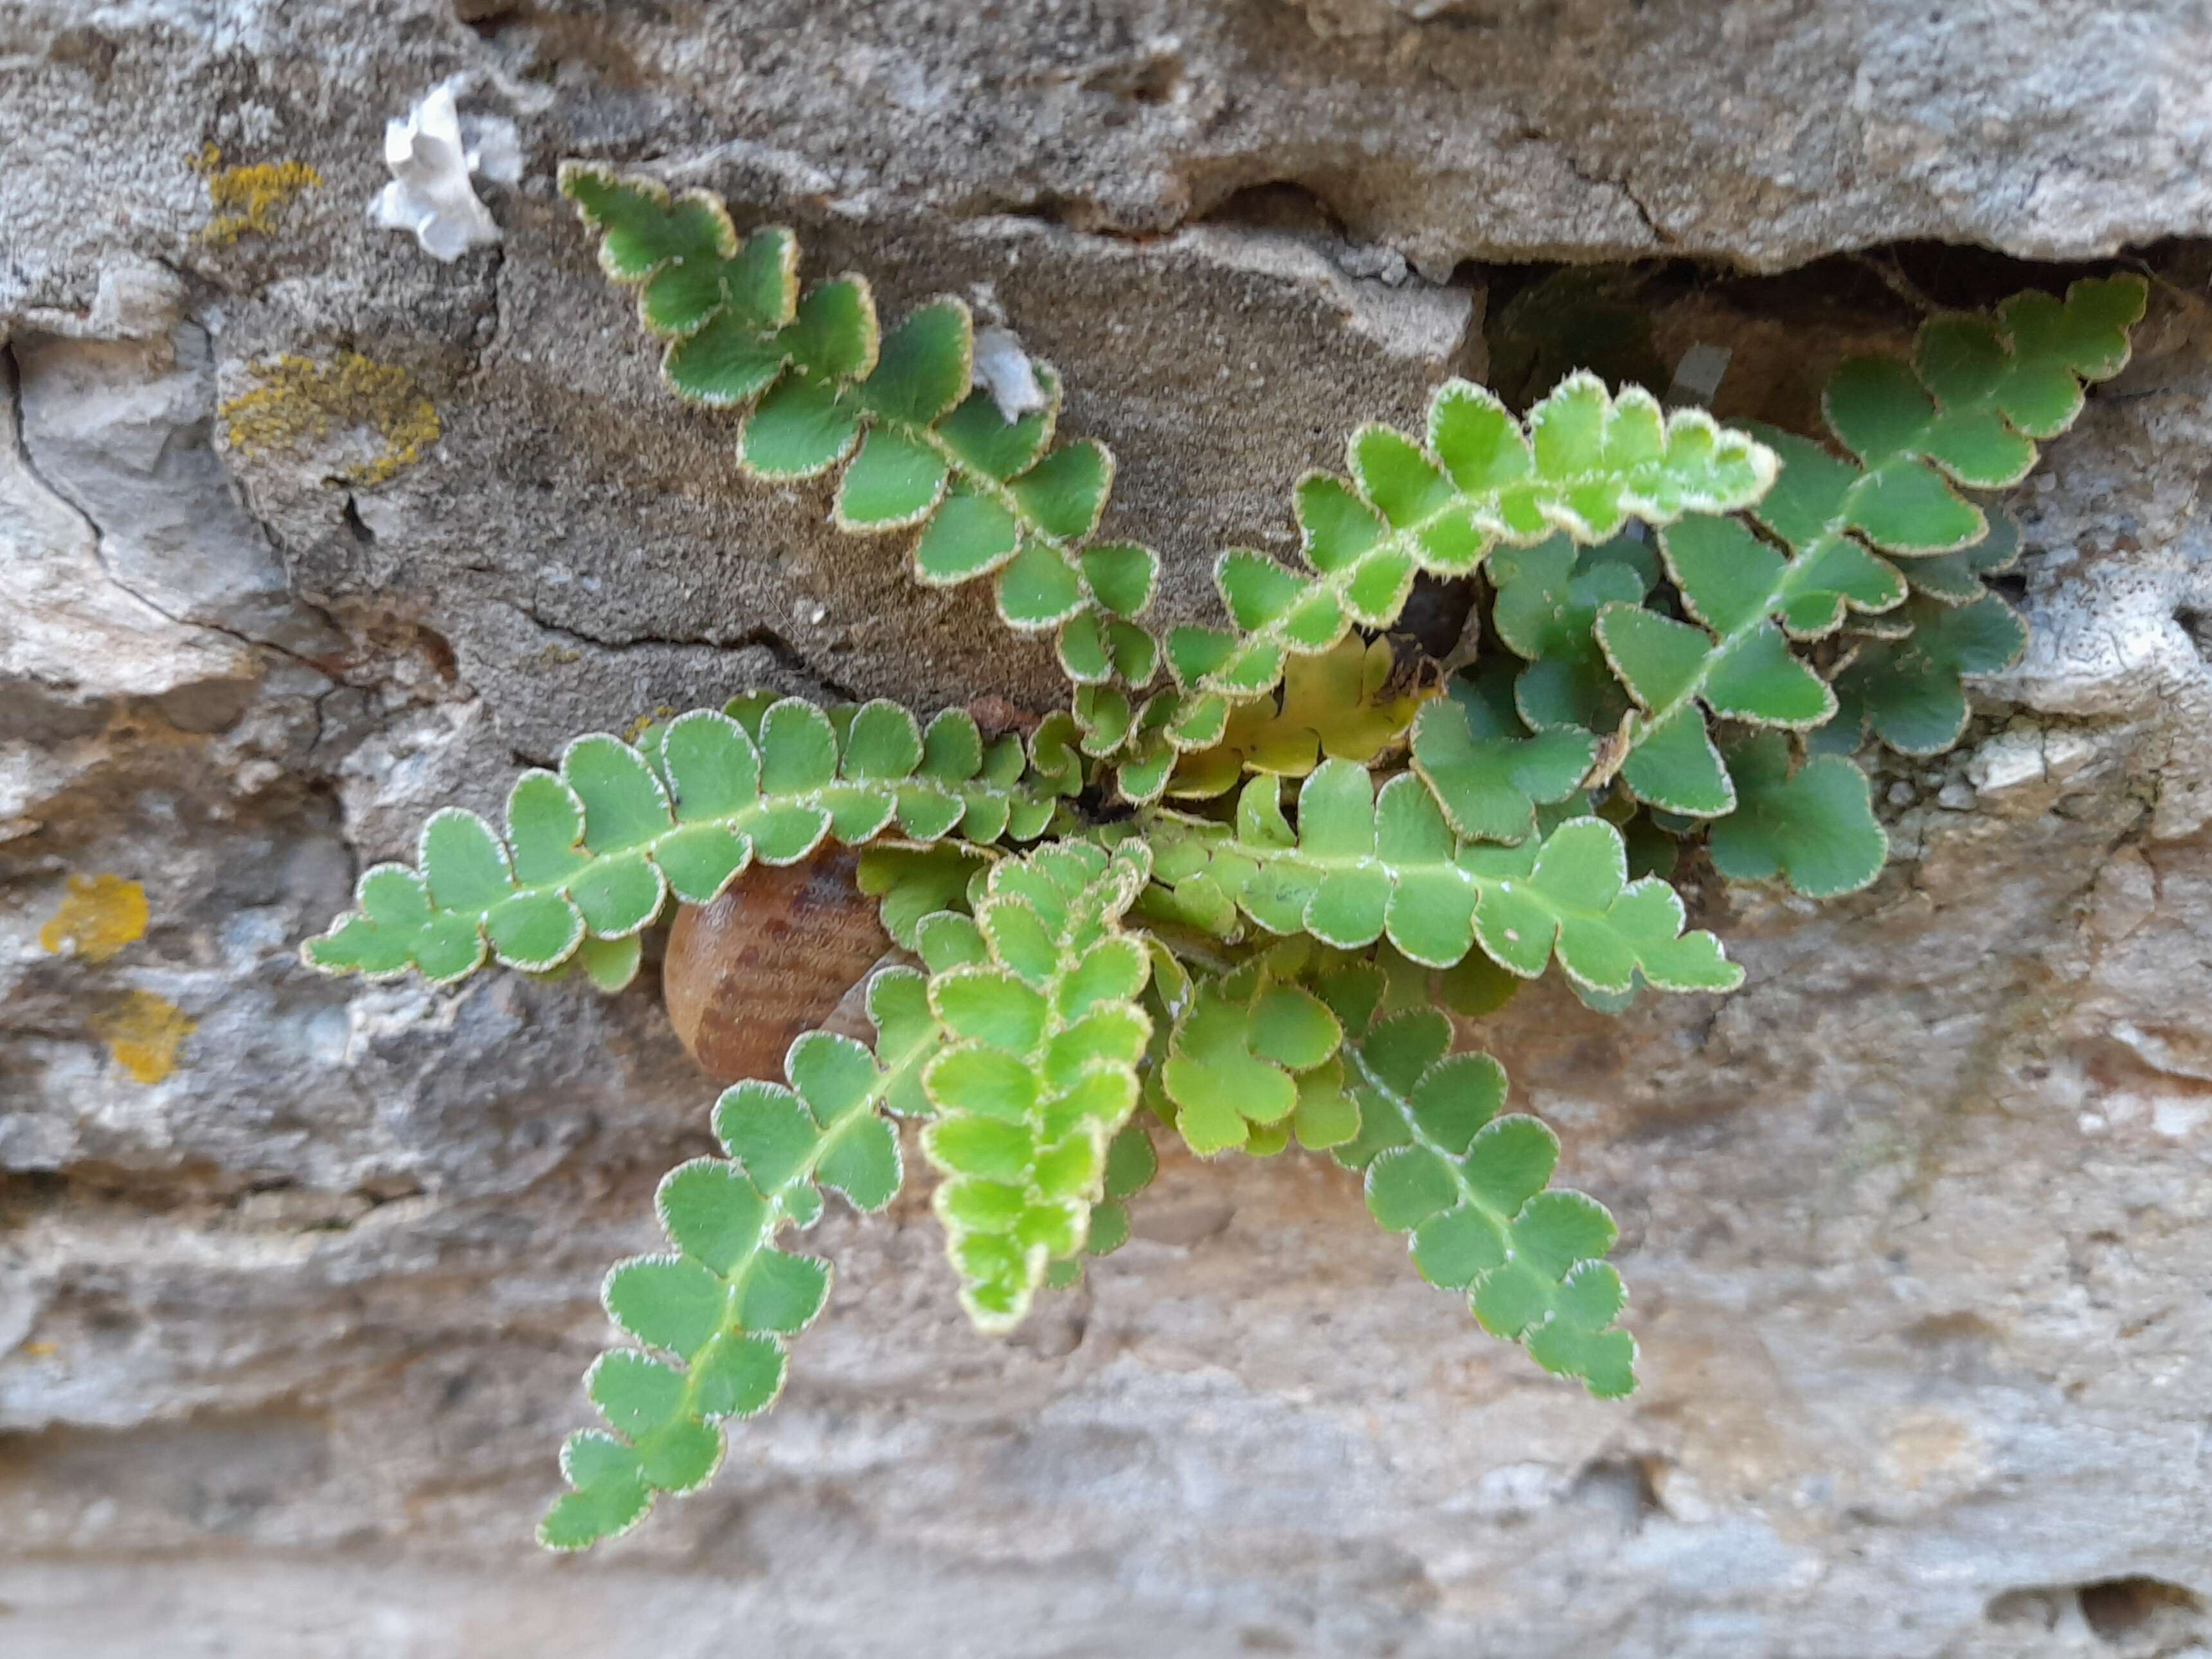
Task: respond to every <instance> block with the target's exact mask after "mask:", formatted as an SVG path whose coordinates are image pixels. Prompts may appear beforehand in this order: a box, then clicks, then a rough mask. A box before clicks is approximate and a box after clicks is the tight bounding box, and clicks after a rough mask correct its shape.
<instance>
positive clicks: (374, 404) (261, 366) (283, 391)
mask: <svg viewBox="0 0 2212 1659" xmlns="http://www.w3.org/2000/svg"><path fill="white" fill-rule="evenodd" d="M250 372H251V373H252V376H253V381H254V384H253V387H252V390H251V391H247V392H240V394H239V395H238V396H237V397H235V398H231V399H229V400H228V402H226V403H225V404H223V405H222V408H221V409H220V410H218V411H217V413H219V414H220V415H221V416H222V419H223V423H224V426H225V428H226V436H227V439H228V442H229V444H230V447H232V448H233V449H235V450H237V451H238V452H239V453H240V454H243V455H246V456H254V455H265V454H296V453H299V452H300V451H301V450H302V449H304V448H306V447H308V446H309V445H320V444H325V443H328V442H329V441H330V440H331V435H332V434H333V433H335V432H338V431H341V430H345V431H352V432H357V433H363V434H366V435H368V436H370V437H372V438H373V439H374V441H375V442H376V444H377V451H376V453H374V455H372V456H370V457H369V459H367V460H365V461H358V462H356V463H354V464H353V465H349V466H347V467H344V468H343V469H342V470H341V471H340V472H339V474H338V476H339V477H342V478H343V479H344V480H345V481H346V482H347V483H350V484H356V485H359V486H361V487H362V488H364V489H366V488H368V487H370V486H373V485H375V484H380V483H384V482H386V480H387V479H389V478H391V477H392V476H393V475H394V474H396V473H397V472H398V471H399V470H400V468H402V467H404V466H412V465H414V464H415V463H416V461H419V460H420V459H422V452H423V450H425V449H427V448H428V447H429V446H430V445H432V444H434V443H435V442H437V441H438V437H439V434H440V431H441V427H440V425H439V422H438V410H437V405H436V404H433V403H432V402H431V401H430V399H429V398H428V396H427V395H425V394H424V392H423V391H422V387H421V386H418V385H416V380H415V377H414V376H413V375H412V374H409V373H408V372H407V371H406V370H405V369H404V368H400V367H399V366H398V364H396V363H380V362H375V361H374V359H372V358H368V357H364V356H362V355H361V354H360V353H359V352H357V351H348V352H343V353H341V354H340V355H339V356H337V357H336V358H334V359H332V360H331V362H327V363H318V362H311V361H310V360H308V359H307V358H305V357H295V356H291V355H290V354H289V353H287V354H286V355H285V356H282V357H279V358H277V359H276V361H275V362H268V363H256V364H254V365H253V367H252V370H251V371H250Z"/></svg>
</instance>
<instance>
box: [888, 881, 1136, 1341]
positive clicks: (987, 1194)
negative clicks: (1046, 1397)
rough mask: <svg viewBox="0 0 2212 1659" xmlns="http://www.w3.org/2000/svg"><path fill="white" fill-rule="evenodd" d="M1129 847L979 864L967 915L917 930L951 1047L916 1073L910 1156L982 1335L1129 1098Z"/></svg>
mask: <svg viewBox="0 0 2212 1659" xmlns="http://www.w3.org/2000/svg"><path fill="white" fill-rule="evenodd" d="M1149 869H1150V860H1149V859H1148V858H1147V856H1146V852H1145V849H1144V848H1143V847H1142V846H1141V845H1135V846H1132V847H1129V848H1124V849H1121V850H1118V851H1116V852H1114V853H1112V854H1109V853H1107V852H1105V851H1104V850H1103V849H1102V848H1097V847H1094V846H1091V845H1088V844H1086V843H1083V842H1065V843H1062V844H1060V845H1059V846H1055V847H1048V848H1041V849H1039V850H1038V851H1037V852H1036V853H1032V854H1029V855H1027V856H1026V857H1023V858H1018V859H1008V860H1005V861H1003V862H1001V863H1000V864H998V865H995V866H993V868H992V870H991V872H990V875H989V876H988V877H987V878H986V880H985V882H984V884H983V890H982V894H981V897H980V898H978V900H977V901H976V903H975V915H974V916H973V917H972V918H970V917H967V916H963V915H957V914H954V913H951V912H944V913H939V915H933V916H931V917H929V918H927V920H926V921H924V922H923V923H922V924H921V927H920V929H919V930H918V934H917V939H918V943H919V944H920V945H921V952H922V957H923V959H924V960H925V961H926V962H927V963H928V964H929V966H930V969H931V975H932V977H931V980H930V985H929V999H930V1006H931V1008H932V1009H933V1012H935V1014H936V1017H937V1018H938V1019H939V1021H940V1022H941V1023H942V1024H943V1025H944V1028H945V1030H946V1031H947V1032H948V1033H949V1034H950V1037H951V1041H950V1042H949V1043H948V1046H947V1047H946V1048H945V1051H944V1052H943V1053H941V1054H939V1055H938V1056H937V1057H936V1058H935V1059H934V1060H932V1061H931V1062H930V1063H929V1066H928V1068H927V1070H926V1071H925V1072H924V1073H923V1075H922V1084H923V1087H924V1088H925V1089H926V1090H927V1093H928V1097H929V1101H930V1104H931V1106H932V1108H933V1117H932V1120H931V1121H930V1123H929V1126H928V1127H927V1129H925V1130H924V1131H923V1132H922V1150H923V1152H925V1153H926V1154H927V1156H928V1158H929V1161H930V1162H931V1163H932V1164H934V1165H936V1167H937V1168H938V1169H939V1170H941V1171H942V1172H943V1173H944V1175H945V1180H944V1181H943V1182H940V1183H939V1186H938V1188H937V1193H936V1195H935V1199H934V1200H933V1201H934V1206H935V1208H936V1211H937V1214H938V1218H939V1220H941V1221H942V1222H943V1223H944V1225H945V1249H946V1253H947V1255H949V1256H950V1257H951V1261H952V1266H953V1268H954V1270H955V1271H956V1272H957V1273H958V1274H959V1276H960V1281H961V1283H960V1299H961V1302H962V1304H963V1306H965V1307H966V1309H967V1310H968V1313H969V1317H970V1318H972V1319H973V1320H974V1321H975V1323H976V1325H977V1326H978V1327H979V1328H981V1329H983V1330H987V1331H1002V1330H1006V1329H1008V1328H1011V1327H1012V1326H1013V1325H1014V1324H1015V1323H1017V1322H1018V1321H1019V1320H1020V1319H1021V1317H1022V1316H1023V1315H1024V1314H1025V1313H1026V1312H1028V1310H1029V1305H1030V1299H1031V1297H1033V1296H1034V1295H1035V1294H1036V1291H1037V1289H1038V1287H1039V1286H1040V1285H1042V1284H1043V1283H1044V1282H1045V1276H1046V1273H1047V1270H1048V1267H1049V1266H1050V1264H1051V1263H1052V1262H1053V1261H1055V1260H1060V1259H1065V1258H1067V1257H1071V1256H1073V1255H1075V1254H1076V1253H1077V1252H1079V1250H1081V1249H1084V1247H1085V1243H1087V1241H1088V1239H1089V1236H1090V1231H1091V1225H1092V1220H1093V1212H1094V1210H1095V1209H1096V1207H1097V1205H1098V1204H1099V1202H1100V1200H1102V1199H1103V1198H1104V1197H1105V1195H1106V1177H1107V1163H1108V1158H1107V1149H1108V1147H1109V1145H1111V1144H1112V1143H1113V1141H1114V1139H1115V1136H1116V1135H1117V1134H1119V1133H1121V1128H1122V1126H1123V1125H1124V1124H1126V1123H1127V1121H1128V1120H1129V1114H1130V1113H1131V1111H1132V1110H1133V1109H1135V1106H1136V1103H1137V1062H1138V1060H1139V1059H1140V1058H1141V1057H1142V1056H1143V1054H1144V1052H1145V1046H1146V1040H1147V1039H1148V1038H1149V1037H1150V1036H1151V1035H1152V1022H1151V1020H1150V1019H1149V1018H1147V1017H1146V1014H1145V1012H1144V1011H1143V1010H1142V1009H1141V1008H1140V1007H1139V1006H1138V1002H1137V999H1138V997H1139V994H1141V993H1142V992H1143V990H1144V988H1145V983H1146V980H1147V979H1148V978H1149V977H1150V976H1151V970H1152V964H1151V958H1150V956H1149V955H1148V953H1147V951H1146V947H1145V945H1144V943H1143V941H1142V940H1140V939H1138V938H1137V937H1135V936H1134V935H1133V934H1131V933H1127V932H1125V931H1124V930H1123V929H1122V928H1121V915H1122V914H1123V912H1125V911H1126V910H1127V908H1128V907H1129V904H1130V902H1131V901H1132V900H1133V898H1135V896H1136V895H1137V891H1138V890H1139V888H1140V887H1142V886H1143V884H1144V883H1145V880H1146V876H1147V874H1148V872H1149Z"/></svg>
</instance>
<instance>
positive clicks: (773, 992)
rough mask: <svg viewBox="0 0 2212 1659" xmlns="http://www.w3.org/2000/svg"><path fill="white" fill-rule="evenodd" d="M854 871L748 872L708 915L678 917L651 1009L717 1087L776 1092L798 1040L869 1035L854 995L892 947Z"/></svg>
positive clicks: (850, 854)
mask: <svg viewBox="0 0 2212 1659" xmlns="http://www.w3.org/2000/svg"><path fill="white" fill-rule="evenodd" d="M859 867H860V855H859V854H857V853H855V852H854V851H852V850H851V849H850V848H826V849H824V850H823V851H822V852H820V853H817V854H815V855H814V856H813V857H812V858H810V859H806V860H803V861H802V862H800V863H798V864H792V865H786V866H782V867H781V868H770V867H769V866H766V865H759V864H757V865H754V866H752V867H751V868H750V869H748V870H747V871H746V872H744V874H743V875H741V876H739V877H738V878H737V880H735V881H733V882H732V883H731V884H730V886H729V888H728V890H726V892H724V893H723V894H722V896H720V898H718V899H716V900H715V901H714V902H713V903H711V904H705V905H690V904H686V905H684V906H681V907H679V908H678V910H677V913H676V925H675V926H674V927H672V928H671V930H670V931H669V935H668V954H667V956H666V957H665V960H664V961H663V963H662V964H661V970H660V994H661V1000H662V1001H663V1002H664V1003H665V1004H666V1006H667V1008H668V1018H669V1019H670V1021H671V1023H672V1024H674V1025H675V1027H676V1035H677V1036H678V1038H679V1039H680V1040H681V1041H682V1042H683V1044H684V1048H685V1049H687V1050H688V1051H689V1052H690V1055H691V1058H692V1059H693V1060H696V1061H698V1062H699V1066H700V1068H701V1069H702V1071H704V1072H705V1073H707V1074H708V1076H709V1077H711V1078H713V1079H714V1080H715V1081H716V1082H717V1083H735V1082H737V1081H738V1079H741V1078H767V1079H770V1080H772V1081H781V1079H782V1077H783V1056H784V1052H785V1050H787V1048H790V1047H791V1044H792V1040H793V1038H795V1037H797V1036H799V1034H800V1033H801V1032H803V1031H811V1030H819V1029H825V1028H826V1029H829V1030H842V1031H843V1032H844V1033H845V1034H846V1035H847V1036H858V1037H860V1038H862V1039H864V1040H865V1039H866V1037H868V1036H870V1035H871V1032H870V1029H869V1026H868V1024H867V1021H866V1017H865V1014H864V1013H863V1012H861V1009H860V993H859V987H860V985H861V984H862V982H863V981H865V980H866V977H867V974H868V970H869V969H871V968H872V967H874V966H875V965H876V963H878V961H880V960H881V959H882V957H883V956H884V952H886V951H889V950H890V948H891V944H890V939H887V938H886V937H884V930H883V927H882V926H881V924H880V923H878V921H877V920H876V904H875V901H874V900H873V899H871V898H869V897H868V896H866V895H865V894H863V893H862V892H861V891H860V887H859V884H858V883H857V881H856V880H855V877H856V874H857V872H858V870H859ZM848 1000H849V1002H850V1005H851V1006H850V1007H849V1008H848V1009H847V1010H846V1011H844V1012H843V1013H842V1015H841V1014H840V1009H839V1005H840V1004H841V1003H847V1002H848ZM833 1016H835V1017H836V1018H833Z"/></svg>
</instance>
